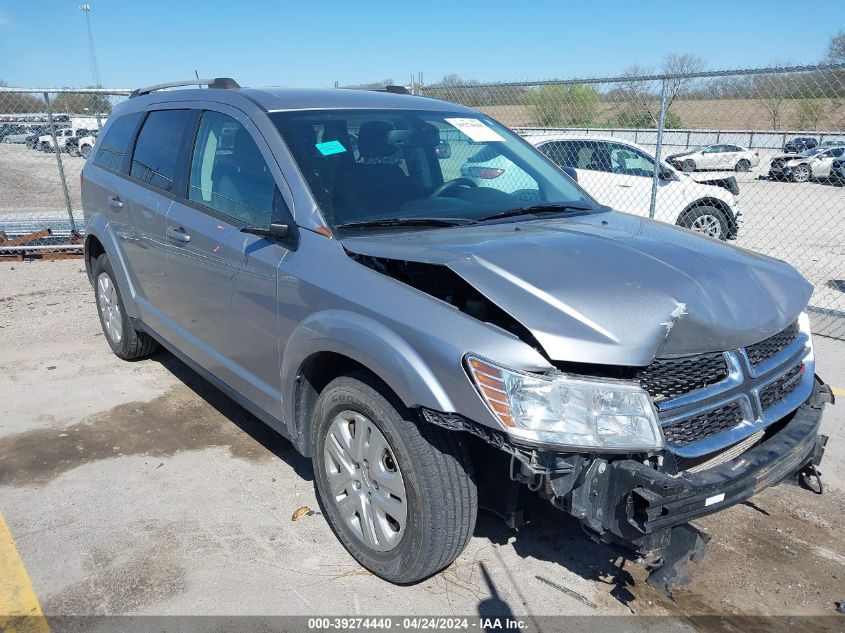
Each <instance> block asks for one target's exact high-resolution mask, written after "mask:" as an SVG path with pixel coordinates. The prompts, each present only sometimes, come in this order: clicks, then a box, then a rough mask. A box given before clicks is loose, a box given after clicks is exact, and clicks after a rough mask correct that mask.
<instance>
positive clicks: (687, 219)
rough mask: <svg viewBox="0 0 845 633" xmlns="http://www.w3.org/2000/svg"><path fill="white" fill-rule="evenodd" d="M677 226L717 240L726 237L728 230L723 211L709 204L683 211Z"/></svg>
mask: <svg viewBox="0 0 845 633" xmlns="http://www.w3.org/2000/svg"><path fill="white" fill-rule="evenodd" d="M678 226H682V227H684V228H687V229H689V230H690V231H695V232H696V233H704V234H705V235H709V236H710V237H715V238H716V239H719V240H726V239H728V233H729V231H730V227H729V226H728V219H727V218H726V217H725V214H724V212H723V211H722V210H721V209H717V208H716V207H713V206H710V205H703V206H700V207H695V208H694V209H690V210H689V211H687V212H685V213H684V214H683V215H682V216H681V217H680V219H679V220H678Z"/></svg>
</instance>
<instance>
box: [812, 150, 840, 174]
mask: <svg viewBox="0 0 845 633" xmlns="http://www.w3.org/2000/svg"><path fill="white" fill-rule="evenodd" d="M843 152H845V150H843V148H841V147H837V148H836V149H829V150H827V151H825V152H822V153H820V154H818V155H817V156H816V160H814V161H813V162H812V163H811V165H812V167H813V178H830V174H831V168H832V167H833V161H834V160H835V159H837V158H841V157H842V154H843Z"/></svg>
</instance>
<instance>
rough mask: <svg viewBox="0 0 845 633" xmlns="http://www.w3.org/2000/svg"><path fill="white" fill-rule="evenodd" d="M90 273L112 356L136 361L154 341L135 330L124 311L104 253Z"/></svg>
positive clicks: (112, 272)
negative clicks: (92, 277)
mask: <svg viewBox="0 0 845 633" xmlns="http://www.w3.org/2000/svg"><path fill="white" fill-rule="evenodd" d="M92 270H93V273H94V275H93V276H94V299H95V301H96V303H97V314H99V316H100V325H101V326H102V328H103V335H104V336H105V337H106V341H108V344H109V347H111V349H112V351H113V352H114V353H115V356H117V357H118V358H122V359H123V360H137V359H139V358H144V357H145V356H149V355H150V354H152V353H153V352H154V351H155V350H156V348H158V343H156V341H155V339H154V338H152V337H151V336H150V335H149V334H145V333H144V332H138V331H137V330H136V329H135V328H134V327H133V326H132V321H130V320H129V316H128V315H127V314H126V309H125V307H124V305H123V297H121V295H120V288H118V286H117V284H116V283H115V281H114V270H113V269H112V266H111V262H110V261H109V258H108V256H106V255H105V254H103V255H100V256H99V257H98V258H97V259H96V260H95V261H94V266H93V267H92Z"/></svg>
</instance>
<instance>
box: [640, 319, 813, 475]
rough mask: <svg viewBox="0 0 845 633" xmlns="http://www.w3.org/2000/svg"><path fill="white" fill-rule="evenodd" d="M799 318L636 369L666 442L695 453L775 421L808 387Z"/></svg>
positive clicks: (681, 452) (806, 348)
mask: <svg viewBox="0 0 845 633" xmlns="http://www.w3.org/2000/svg"><path fill="white" fill-rule="evenodd" d="M809 336H810V330H809V320H808V319H807V318H806V317H805V316H804V317H802V318H801V320H800V322H795V323H793V324H792V325H790V326H789V327H787V328H785V329H784V330H782V331H781V332H778V333H777V334H775V335H774V336H771V337H769V338H767V339H766V340H764V341H761V342H759V343H755V344H754V345H749V346H748V347H745V348H740V349H734V350H730V351H727V352H724V353H718V354H703V355H698V356H690V357H686V358H681V359H673V360H671V361H666V360H665V359H661V360H657V361H655V362H654V363H652V365H650V366H649V367H646V368H644V369H642V370H641V373H640V375H639V379H640V383H641V385H642V386H643V388H644V389H646V390H647V391H648V393H649V394H650V395H651V397H652V399H653V401H654V404H655V406H656V408H657V411H658V416H659V419H660V423H661V426H662V428H663V434H664V436H665V438H666V446H667V448H668V449H669V450H670V451H672V452H673V453H674V454H675V457H676V458H684V459H689V458H698V457H701V456H703V455H708V454H713V453H716V452H718V451H721V450H724V449H725V448H726V447H728V446H732V445H735V444H737V443H739V442H742V441H743V440H745V439H746V438H747V437H749V436H751V435H753V434H754V433H756V432H758V431H760V430H761V429H765V428H766V427H767V426H769V425H770V424H772V423H774V422H776V421H777V420H780V419H782V418H783V417H784V416H785V415H788V414H789V413H791V412H792V411H794V410H795V409H797V408H798V407H799V406H800V405H801V403H802V402H803V401H804V400H806V399H807V397H808V396H809V395H810V393H812V390H813V381H814V374H815V363H814V361H813V354H812V347H811V346H810V344H809Z"/></svg>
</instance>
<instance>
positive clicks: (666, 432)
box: [344, 215, 832, 592]
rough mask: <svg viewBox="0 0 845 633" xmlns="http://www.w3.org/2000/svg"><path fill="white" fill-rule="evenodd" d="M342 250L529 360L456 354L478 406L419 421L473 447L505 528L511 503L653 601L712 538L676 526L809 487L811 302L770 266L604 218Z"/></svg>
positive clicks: (780, 269) (492, 352) (817, 416)
mask: <svg viewBox="0 0 845 633" xmlns="http://www.w3.org/2000/svg"><path fill="white" fill-rule="evenodd" d="M344 247H345V249H346V252H347V255H348V256H349V257H350V258H351V259H353V260H354V261H357V262H358V263H360V264H361V265H362V266H364V267H366V268H369V269H371V270H374V271H376V272H378V273H380V274H381V275H384V276H386V277H389V278H392V279H393V280H395V281H398V282H400V283H402V284H404V285H406V286H408V287H411V288H413V289H415V290H417V291H419V292H421V293H424V294H427V295H429V296H431V297H434V298H436V299H438V300H440V301H442V302H443V303H444V304H445V305H447V306H449V309H450V310H455V311H456V312H458V313H462V314H464V315H466V316H467V317H471V318H472V319H475V320H477V321H480V322H483V323H486V324H489V325H490V326H492V328H491V340H497V339H495V337H497V336H499V334H500V333H502V332H504V333H506V334H507V335H509V336H508V337H507V340H508V341H510V340H512V339H518V340H520V341H521V342H522V343H525V345H526V346H528V347H530V348H531V350H532V353H535V354H536V358H538V359H541V363H540V364H539V365H538V364H536V363H535V364H533V365H531V366H529V365H528V364H527V363H522V364H521V365H520V364H519V362H518V361H517V362H516V363H512V364H511V365H510V366H508V365H507V363H503V362H499V361H497V358H498V356H497V354H498V352H497V349H496V346H495V345H493V344H489V343H488V344H484V343H482V342H480V341H474V340H469V339H468V340H466V341H461V343H460V345H458V346H456V347H458V348H459V349H463V352H461V353H462V354H463V356H462V367H461V368H460V369H461V370H462V371H461V373H463V374H464V375H463V377H462V378H463V380H461V379H460V378H458V377H457V376H454V375H453V376H451V379H452V383H451V384H452V385H453V386H456V388H458V387H459V388H464V387H467V386H470V385H471V389H472V391H474V393H473V394H472V396H475V397H474V398H470V399H471V400H472V404H473V405H474V406H477V405H479V404H483V406H482V407H481V408H480V409H479V408H474V409H472V412H471V413H470V412H469V408H468V407H465V408H461V407H460V406H458V407H456V408H455V409H453V410H450V411H448V412H444V411H436V410H433V409H430V408H425V407H419V408H418V410H419V411H420V414H421V416H422V417H423V418H424V419H425V420H426V421H428V422H430V423H432V424H437V425H439V426H442V427H445V428H448V429H452V430H455V431H464V432H468V433H471V434H473V435H475V436H477V437H479V438H481V439H482V440H483V442H478V443H477V444H478V445H479V447H480V448H481V449H483V450H485V451H486V452H485V453H484V454H483V455H482V456H481V459H479V460H477V463H478V464H480V468H481V469H482V470H483V471H484V472H483V473H482V474H480V475H479V479H480V480H481V481H484V482H485V485H486V488H487V492H486V497H485V492H484V490H483V489H482V490H481V492H480V495H481V503H482V505H484V506H486V507H488V508H490V509H493V510H495V511H496V512H497V513H499V514H500V515H502V516H503V517H504V518H505V520H506V522H507V523H508V525H510V526H511V527H516V526H518V525H519V524H520V523H521V521H522V517H521V512H522V504H521V502H520V497H519V495H520V491H522V490H524V489H525V487H527V488H528V489H529V490H531V491H533V492H535V493H537V494H538V495H540V496H541V497H543V498H545V499H547V500H548V501H550V502H551V503H552V504H553V505H554V506H555V507H557V508H558V509H560V510H562V511H564V512H566V513H567V514H569V515H571V516H572V517H574V518H575V519H577V520H578V521H580V523H581V524H582V526H583V527H584V528H585V530H586V531H587V532H588V534H589V535H591V536H592V537H593V538H595V539H597V540H600V541H602V542H606V543H611V544H615V545H621V546H624V547H626V548H627V549H629V550H631V551H633V552H634V553H635V554H636V556H638V557H639V558H641V559H642V560H643V561H644V562H645V564H646V565H648V566H649V567H650V568H651V570H652V573H651V575H650V582H651V583H652V584H654V585H656V586H657V587H659V588H660V589H662V590H664V591H667V592H668V591H670V587H671V586H672V585H675V584H683V583H684V582H685V581H686V580H687V577H686V574H685V573H684V571H683V569H682V566H683V565H684V564H685V563H686V562H687V561H689V560H694V561H695V560H698V559H700V557H701V555H703V552H704V549H705V546H706V543H707V541H708V539H709V537H708V535H707V534H705V533H703V532H701V531H700V530H699V529H697V528H696V527H694V526H693V525H691V524H690V521H692V520H694V519H696V518H698V517H701V516H705V515H707V514H711V513H713V512H717V511H719V510H722V509H724V508H726V507H729V506H731V505H734V504H736V503H740V502H742V501H744V500H745V499H748V498H749V497H751V496H752V495H754V494H756V493H757V492H759V491H760V490H762V489H763V488H765V487H767V486H772V485H774V484H776V483H778V482H780V481H781V480H783V479H784V478H786V477H789V476H792V475H794V474H797V473H803V474H805V475H807V476H812V475H815V474H816V473H817V471H816V470H815V466H816V465H818V464H819V462H820V460H821V457H822V454H823V450H824V445H825V442H826V438H825V437H824V436H821V435H819V424H820V420H821V413H822V409H823V407H824V404H825V403H826V402H832V394H831V392H830V390H829V389H828V388H827V387H826V386H825V385H824V384H823V383H821V382H820V381H819V380H818V379H817V378H816V376H815V359H814V355H813V346H812V335H811V333H810V324H809V318H808V317H807V315H806V313H802V312H801V310H802V308H803V307H804V306H806V304H807V300H808V298H809V295H810V292H811V290H812V287H811V286H810V285H809V284H808V283H807V282H806V281H805V280H804V279H803V278H802V277H801V276H800V275H799V274H798V273H797V272H796V271H795V270H794V269H792V268H791V267H789V266H788V265H787V264H785V263H783V262H778V261H775V260H771V259H769V258H765V257H762V256H759V255H755V254H752V253H749V252H747V251H739V250H736V249H732V248H730V247H728V246H725V245H723V244H720V243H713V242H712V241H709V240H702V239H701V238H698V237H697V236H694V235H691V234H687V233H686V232H682V231H680V230H677V229H674V228H672V227H667V226H664V225H659V224H656V223H648V222H645V221H640V220H638V219H636V218H633V217H630V216H624V217H623V216H619V215H608V216H605V218H599V217H584V218H579V219H578V221H577V222H575V221H572V222H568V223H566V224H565V225H563V224H560V223H554V222H532V223H526V224H524V225H522V226H520V227H517V228H513V227H509V226H490V227H475V228H468V229H465V230H462V231H454V232H450V231H440V232H438V231H431V232H428V233H426V234H424V235H419V234H412V233H408V234H404V235H397V236H393V237H392V239H391V240H390V241H387V240H385V239H378V238H359V239H355V240H345V242H344ZM541 264H542V265H541ZM493 335H495V336H493ZM502 340H504V339H502ZM478 347H482V348H483V350H480V349H478ZM473 348H475V349H473ZM482 351H483V352H484V353H483V354H482V353H481V352H482ZM452 358H454V357H450V362H451V360H452ZM467 380H468V382H469V384H467V382H466V381H467ZM479 399H480V401H481V402H479ZM486 445H492V446H493V447H495V448H496V449H499V450H498V451H490V450H489V446H486ZM819 483H820V482H819Z"/></svg>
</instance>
